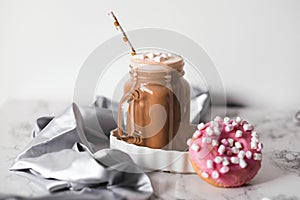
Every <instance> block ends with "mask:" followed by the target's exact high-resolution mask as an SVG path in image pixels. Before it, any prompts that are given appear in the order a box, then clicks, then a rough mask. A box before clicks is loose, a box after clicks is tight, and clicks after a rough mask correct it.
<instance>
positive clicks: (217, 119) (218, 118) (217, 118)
mask: <svg viewBox="0 0 300 200" xmlns="http://www.w3.org/2000/svg"><path fill="white" fill-rule="evenodd" d="M214 120H215V121H221V120H222V118H221V117H220V116H216V117H215V119H214Z"/></svg>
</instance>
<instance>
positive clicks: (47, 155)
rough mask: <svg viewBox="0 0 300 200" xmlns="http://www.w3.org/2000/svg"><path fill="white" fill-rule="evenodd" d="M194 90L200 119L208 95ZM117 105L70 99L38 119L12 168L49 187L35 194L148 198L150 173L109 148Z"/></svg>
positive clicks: (193, 118) (194, 109) (194, 106)
mask: <svg viewBox="0 0 300 200" xmlns="http://www.w3.org/2000/svg"><path fill="white" fill-rule="evenodd" d="M194 91H197V92H196V93H194V95H192V96H191V123H194V124H198V123H199V121H200V120H202V121H203V119H204V117H205V114H206V110H207V108H208V107H209V98H208V94H207V93H205V92H201V90H197V89H196V90H195V89H194ZM117 106H118V103H116V102H112V101H110V100H109V99H107V98H105V97H98V98H97V100H96V102H95V105H94V106H90V107H80V108H79V107H78V106H77V105H76V104H74V103H73V104H72V106H70V107H69V108H68V109H67V110H66V111H65V112H64V113H62V114H61V115H58V116H56V117H42V118H39V119H37V124H36V127H35V129H34V130H33V133H32V138H33V139H32V141H31V142H30V144H28V146H27V148H25V150H24V151H23V152H21V153H20V154H19V155H18V157H17V158H16V160H15V163H14V164H13V166H12V167H11V170H12V171H14V172H16V173H18V174H20V175H23V176H26V177H27V178H29V179H30V180H32V181H33V182H35V183H37V184H38V185H40V186H41V187H45V188H46V189H47V190H48V191H49V192H51V193H52V194H51V196H45V197H39V198H36V199H148V198H150V196H151V194H152V192H153V189H152V186H151V182H150V180H149V178H148V176H147V175H146V174H145V173H144V172H143V171H142V170H141V169H140V168H138V167H137V166H136V165H135V164H134V163H133V161H132V160H131V158H130V157H129V156H128V155H127V154H125V153H124V152H121V151H118V150H112V149H109V134H110V130H112V129H114V128H116V123H115V121H116V119H114V118H115V117H116V116H117V115H116V110H117ZM0 199H26V198H25V197H19V196H2V197H1V196H0Z"/></svg>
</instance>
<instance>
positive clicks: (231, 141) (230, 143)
mask: <svg viewBox="0 0 300 200" xmlns="http://www.w3.org/2000/svg"><path fill="white" fill-rule="evenodd" d="M227 141H228V143H229V146H230V147H232V146H233V142H234V140H233V139H232V138H228V139H227Z"/></svg>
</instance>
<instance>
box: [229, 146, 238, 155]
mask: <svg viewBox="0 0 300 200" xmlns="http://www.w3.org/2000/svg"><path fill="white" fill-rule="evenodd" d="M231 152H232V153H234V154H238V153H239V152H240V150H239V149H238V148H237V147H232V148H231Z"/></svg>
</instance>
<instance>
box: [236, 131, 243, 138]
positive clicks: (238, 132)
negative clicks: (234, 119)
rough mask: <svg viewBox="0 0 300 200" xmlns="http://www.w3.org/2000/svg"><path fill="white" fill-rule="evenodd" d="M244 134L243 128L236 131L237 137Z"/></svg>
mask: <svg viewBox="0 0 300 200" xmlns="http://www.w3.org/2000/svg"><path fill="white" fill-rule="evenodd" d="M242 136H243V132H242V131H241V130H237V131H236V132H235V137H237V138H239V137H242Z"/></svg>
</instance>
